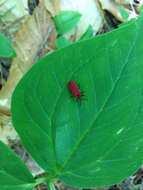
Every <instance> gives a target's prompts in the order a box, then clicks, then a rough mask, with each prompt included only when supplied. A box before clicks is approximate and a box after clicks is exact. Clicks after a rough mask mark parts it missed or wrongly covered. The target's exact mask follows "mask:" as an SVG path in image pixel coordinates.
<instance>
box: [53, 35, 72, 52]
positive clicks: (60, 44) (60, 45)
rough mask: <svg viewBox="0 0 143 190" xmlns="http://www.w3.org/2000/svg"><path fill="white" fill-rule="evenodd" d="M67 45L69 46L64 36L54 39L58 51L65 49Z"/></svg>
mask: <svg viewBox="0 0 143 190" xmlns="http://www.w3.org/2000/svg"><path fill="white" fill-rule="evenodd" d="M68 45H70V42H69V41H68V40H67V39H66V38H65V37H64V36H60V37H59V38H57V39H56V47H57V48H58V49H60V48H63V47H66V46H68Z"/></svg>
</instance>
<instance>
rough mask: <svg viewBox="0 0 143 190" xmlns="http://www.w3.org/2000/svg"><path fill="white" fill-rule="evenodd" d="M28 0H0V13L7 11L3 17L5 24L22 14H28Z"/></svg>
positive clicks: (20, 16) (22, 15)
mask: <svg viewBox="0 0 143 190" xmlns="http://www.w3.org/2000/svg"><path fill="white" fill-rule="evenodd" d="M27 1H28V0H20V1H19V0H14V1H11V0H7V1H5V0H1V1H0V13H1V15H3V14H5V13H6V12H7V11H9V12H8V14H7V15H6V16H5V17H3V21H4V23H5V24H7V23H11V22H13V21H15V20H17V19H20V18H22V17H24V16H27V15H29V13H28V6H27V5H28V3H27Z"/></svg>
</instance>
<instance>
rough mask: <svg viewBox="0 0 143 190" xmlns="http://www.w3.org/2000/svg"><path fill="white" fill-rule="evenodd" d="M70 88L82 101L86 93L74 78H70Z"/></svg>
mask: <svg viewBox="0 0 143 190" xmlns="http://www.w3.org/2000/svg"><path fill="white" fill-rule="evenodd" d="M68 88H69V90H70V92H71V93H72V94H73V96H74V97H75V98H77V100H80V101H81V99H82V96H84V95H83V93H82V92H81V91H80V89H79V88H78V86H77V84H76V83H75V82H74V81H73V80H70V81H69V82H68Z"/></svg>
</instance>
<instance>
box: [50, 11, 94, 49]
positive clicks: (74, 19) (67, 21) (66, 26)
mask: <svg viewBox="0 0 143 190" xmlns="http://www.w3.org/2000/svg"><path fill="white" fill-rule="evenodd" d="M81 16H82V15H81V14H80V13H78V12H76V11H61V12H59V14H57V15H56V16H55V17H54V18H53V20H54V23H55V26H56V30H57V33H58V35H59V37H58V38H57V39H56V47H57V48H58V49H60V48H63V47H66V46H68V45H70V42H69V41H68V40H67V39H66V38H65V37H64V36H63V35H64V34H65V33H67V32H69V31H70V30H72V29H73V28H74V27H75V26H76V25H77V24H78V22H79V21H80V18H81ZM92 37H93V29H92V26H91V25H89V27H88V28H87V30H86V31H85V33H84V34H83V35H82V36H81V38H80V39H79V41H81V40H87V39H90V38H92Z"/></svg>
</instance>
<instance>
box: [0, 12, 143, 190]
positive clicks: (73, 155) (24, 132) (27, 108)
mask: <svg viewBox="0 0 143 190" xmlns="http://www.w3.org/2000/svg"><path fill="white" fill-rule="evenodd" d="M142 23H143V14H142V15H141V16H140V18H139V19H137V20H134V21H133V22H130V23H129V24H126V25H124V26H122V27H119V28H118V29H116V30H114V31H111V32H109V33H106V34H103V35H100V36H97V37H95V38H92V39H90V40H85V41H81V42H78V43H75V44H72V45H70V46H68V47H66V48H63V49H60V50H57V51H55V52H53V53H51V54H49V55H48V56H45V57H44V58H42V59H41V60H40V61H39V63H38V64H35V65H34V66H33V67H32V68H31V69H30V70H29V71H28V72H27V73H26V74H25V76H24V77H23V78H22V79H21V81H20V82H19V83H18V85H17V87H16V89H15V91H14V93H13V96H12V105H11V112H12V120H13V125H14V127H15V129H16V131H17V132H18V134H19V136H20V138H21V140H22V143H23V144H24V146H25V148H26V149H27V151H28V152H29V153H30V154H31V156H32V157H33V159H34V160H35V161H36V162H37V163H38V164H39V166H40V167H41V168H43V169H44V170H45V173H46V175H45V177H43V178H40V179H34V178H33V177H32V174H31V173H30V172H29V170H28V169H27V168H26V166H25V165H24V163H23V162H22V161H21V160H20V159H19V158H18V156H16V154H15V153H13V152H12V151H11V150H10V149H9V148H8V147H7V146H5V145H4V144H2V143H0V153H1V156H0V189H1V190H13V189H14V190H19V189H22V190H32V189H33V188H34V186H35V185H37V184H40V183H43V182H45V183H46V184H47V187H48V189H53V188H54V186H53V182H54V179H56V178H58V179H60V180H61V181H62V182H63V183H65V184H68V185H70V186H73V187H81V188H90V187H99V186H107V185H111V184H117V183H119V182H121V181H122V180H123V179H125V178H126V177H127V176H130V175H132V174H133V173H134V172H135V171H136V170H137V169H138V168H139V167H140V166H141V164H142V156H143V136H142V133H143V109H142V107H143V90H142V89H143V61H142V60H143V54H142V52H143V36H142V32H143V27H142ZM70 80H73V81H75V82H76V83H78V82H79V83H80V88H81V89H82V90H83V91H84V92H85V93H86V97H87V100H86V101H85V102H83V104H82V105H81V106H80V105H79V104H77V102H76V101H73V100H72V99H71V98H70V95H71V94H70V92H69V90H68V87H67V84H68V82H69V81H70Z"/></svg>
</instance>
